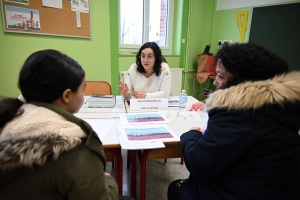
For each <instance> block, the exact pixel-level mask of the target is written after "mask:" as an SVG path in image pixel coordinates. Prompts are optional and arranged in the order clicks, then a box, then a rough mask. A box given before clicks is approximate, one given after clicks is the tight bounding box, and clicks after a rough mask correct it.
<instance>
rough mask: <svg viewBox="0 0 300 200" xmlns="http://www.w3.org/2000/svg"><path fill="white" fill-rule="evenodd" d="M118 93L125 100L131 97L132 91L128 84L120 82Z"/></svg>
mask: <svg viewBox="0 0 300 200" xmlns="http://www.w3.org/2000/svg"><path fill="white" fill-rule="evenodd" d="M118 91H119V92H120V94H121V95H122V96H123V97H124V98H128V97H130V96H131V90H130V89H129V88H128V86H127V84H126V83H123V82H122V81H120V82H119V85H118Z"/></svg>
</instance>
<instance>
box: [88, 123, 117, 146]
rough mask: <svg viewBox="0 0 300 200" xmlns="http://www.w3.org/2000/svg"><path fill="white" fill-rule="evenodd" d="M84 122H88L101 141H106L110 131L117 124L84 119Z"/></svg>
mask: <svg viewBox="0 0 300 200" xmlns="http://www.w3.org/2000/svg"><path fill="white" fill-rule="evenodd" d="M83 120H84V121H86V122H87V123H88V124H89V125H91V127H92V128H93V130H94V131H95V132H96V133H97V135H98V137H99V138H100V140H101V141H103V140H104V138H105V136H106V135H107V133H108V131H109V130H110V129H111V127H112V125H113V124H114V123H115V121H114V120H103V119H83Z"/></svg>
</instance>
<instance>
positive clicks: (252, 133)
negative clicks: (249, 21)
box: [168, 43, 300, 200]
mask: <svg viewBox="0 0 300 200" xmlns="http://www.w3.org/2000/svg"><path fill="white" fill-rule="evenodd" d="M215 62H216V63H217V73H218V75H217V78H216V80H215V82H214V84H215V85H216V86H217V87H218V90H216V91H215V92H213V93H212V94H210V95H209V97H208V99H207V100H206V111H207V112H208V116H209V119H208V122H207V126H206V130H202V129H201V128H200V127H192V129H191V130H190V131H188V132H186V133H184V134H182V135H181V137H180V143H181V150H182V153H183V155H184V160H185V165H186V167H187V170H188V171H189V172H190V176H189V178H188V179H180V180H175V181H173V182H172V183H171V184H170V185H169V189H168V199H169V200H178V199H200V200H206V199H214V200H218V199H220V200H221V199H230V200H239V199H249V200H254V199H255V200H256V199H272V200H281V199H290V200H297V199H300V136H299V133H298V131H299V129H300V84H299V80H300V72H299V71H292V72H288V64H287V62H286V61H284V60H283V59H281V58H280V57H279V56H277V55H275V54H274V53H272V52H270V51H269V50H267V49H266V48H264V47H262V46H260V45H256V44H254V43H243V44H238V43H237V44H232V45H225V46H223V47H222V49H220V50H219V51H218V52H217V54H216V60H215Z"/></svg>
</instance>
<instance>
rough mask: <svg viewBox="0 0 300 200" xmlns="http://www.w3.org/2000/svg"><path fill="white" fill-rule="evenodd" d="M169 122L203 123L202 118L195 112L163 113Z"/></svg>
mask: <svg viewBox="0 0 300 200" xmlns="http://www.w3.org/2000/svg"><path fill="white" fill-rule="evenodd" d="M161 114H162V115H164V116H165V117H166V118H167V119H169V120H184V121H200V122H201V121H203V119H202V117H200V116H199V114H198V113H197V112H195V111H183V112H181V111H166V112H164V111H161Z"/></svg>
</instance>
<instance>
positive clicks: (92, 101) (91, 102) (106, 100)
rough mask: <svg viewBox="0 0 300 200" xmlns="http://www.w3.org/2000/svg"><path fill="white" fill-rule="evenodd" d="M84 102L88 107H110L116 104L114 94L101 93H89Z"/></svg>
mask: <svg viewBox="0 0 300 200" xmlns="http://www.w3.org/2000/svg"><path fill="white" fill-rule="evenodd" d="M86 103H87V105H88V107H90V108H112V107H114V106H115V104H116V96H114V95H102V94H98V95H91V96H90V97H89V98H88V99H87V102H86Z"/></svg>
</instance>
